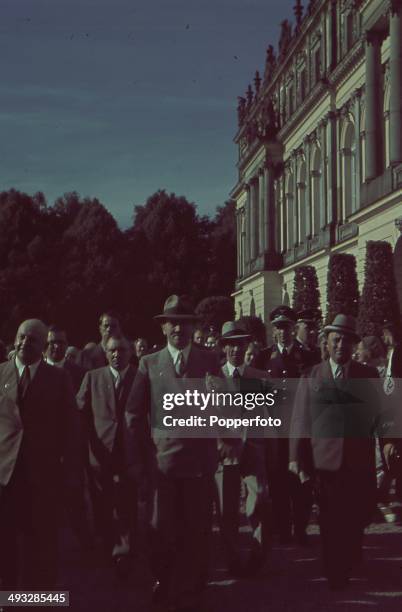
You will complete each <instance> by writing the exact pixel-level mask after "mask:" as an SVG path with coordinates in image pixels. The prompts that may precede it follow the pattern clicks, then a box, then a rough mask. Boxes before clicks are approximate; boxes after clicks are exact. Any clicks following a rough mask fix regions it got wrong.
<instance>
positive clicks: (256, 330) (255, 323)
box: [238, 315, 267, 346]
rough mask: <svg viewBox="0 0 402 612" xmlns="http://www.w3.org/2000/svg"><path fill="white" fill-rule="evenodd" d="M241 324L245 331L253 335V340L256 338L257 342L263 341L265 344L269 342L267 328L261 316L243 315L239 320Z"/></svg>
mask: <svg viewBox="0 0 402 612" xmlns="http://www.w3.org/2000/svg"><path fill="white" fill-rule="evenodd" d="M238 321H239V324H240V326H241V328H242V329H244V331H246V332H247V333H248V334H250V336H252V340H256V341H257V342H261V343H262V345H263V346H265V345H266V342H267V330H266V329H265V325H264V323H263V321H262V320H261V319H260V317H253V316H247V315H245V316H243V317H240V319H239V320H238Z"/></svg>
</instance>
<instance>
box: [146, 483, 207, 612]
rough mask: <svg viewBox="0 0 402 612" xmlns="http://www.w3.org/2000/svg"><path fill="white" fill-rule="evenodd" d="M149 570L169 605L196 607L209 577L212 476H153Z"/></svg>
mask: <svg viewBox="0 0 402 612" xmlns="http://www.w3.org/2000/svg"><path fill="white" fill-rule="evenodd" d="M154 486H155V488H154V498H153V512H152V519H151V525H150V527H151V568H152V572H153V575H154V576H155V578H157V579H158V580H159V581H160V583H161V587H162V589H163V590H164V592H165V594H166V598H167V601H168V603H170V604H172V605H176V606H182V607H185V606H189V607H191V606H193V605H196V604H198V603H199V600H200V598H201V594H202V591H203V589H204V587H205V584H206V580H207V575H208V563H209V545H210V535H211V525H212V491H213V478H212V476H209V475H208V476H207V475H204V476H196V477H187V478H174V477H170V476H166V475H164V474H162V473H161V472H159V471H158V472H157V474H156V475H155V485H154Z"/></svg>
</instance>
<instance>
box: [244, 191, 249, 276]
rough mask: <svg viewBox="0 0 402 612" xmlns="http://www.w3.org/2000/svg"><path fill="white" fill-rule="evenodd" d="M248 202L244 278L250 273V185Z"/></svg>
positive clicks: (246, 208) (245, 224) (246, 209)
mask: <svg viewBox="0 0 402 612" xmlns="http://www.w3.org/2000/svg"><path fill="white" fill-rule="evenodd" d="M246 190H247V201H246V206H245V219H244V227H245V235H244V276H246V275H247V274H248V273H249V272H250V253H251V248H250V225H251V223H250V213H251V189H250V184H248V185H246Z"/></svg>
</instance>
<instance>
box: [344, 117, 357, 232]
mask: <svg viewBox="0 0 402 612" xmlns="http://www.w3.org/2000/svg"><path fill="white" fill-rule="evenodd" d="M342 132H343V138H342V142H343V147H342V149H341V153H342V179H343V180H342V187H343V189H342V191H343V216H344V219H345V220H346V219H347V218H348V217H349V216H350V215H351V214H352V213H354V212H355V211H356V209H357V206H356V137H355V126H354V124H353V123H352V122H351V121H350V120H347V121H346V124H345V125H344V129H343V130H342Z"/></svg>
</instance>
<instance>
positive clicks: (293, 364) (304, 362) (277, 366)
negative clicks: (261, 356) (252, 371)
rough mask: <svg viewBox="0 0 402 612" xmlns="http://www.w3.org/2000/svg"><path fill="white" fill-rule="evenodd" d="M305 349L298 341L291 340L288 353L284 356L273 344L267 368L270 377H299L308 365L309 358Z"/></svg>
mask: <svg viewBox="0 0 402 612" xmlns="http://www.w3.org/2000/svg"><path fill="white" fill-rule="evenodd" d="M305 353H306V351H305V350H304V349H302V348H301V347H300V343H299V342H298V343H296V342H293V345H292V348H291V349H290V351H289V353H288V354H287V355H286V357H284V356H283V355H282V353H280V352H279V349H278V347H277V346H276V345H274V347H273V350H272V353H271V359H270V360H269V362H268V365H267V369H268V371H269V372H270V376H272V378H283V377H285V378H299V377H300V375H301V374H302V373H303V371H304V370H305V369H306V368H307V367H308V366H309V358H308V357H306V355H305Z"/></svg>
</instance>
